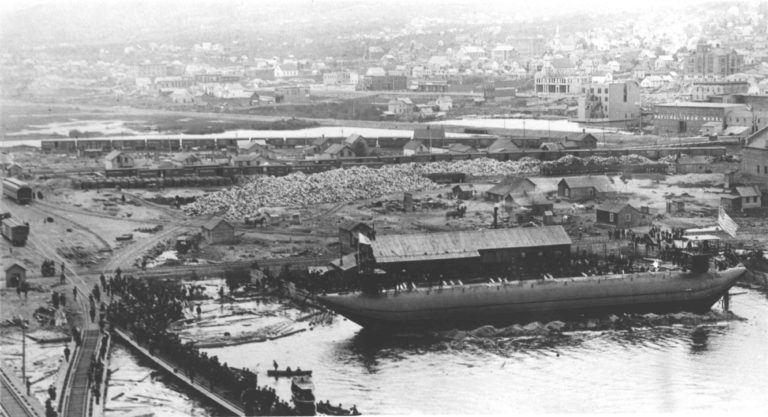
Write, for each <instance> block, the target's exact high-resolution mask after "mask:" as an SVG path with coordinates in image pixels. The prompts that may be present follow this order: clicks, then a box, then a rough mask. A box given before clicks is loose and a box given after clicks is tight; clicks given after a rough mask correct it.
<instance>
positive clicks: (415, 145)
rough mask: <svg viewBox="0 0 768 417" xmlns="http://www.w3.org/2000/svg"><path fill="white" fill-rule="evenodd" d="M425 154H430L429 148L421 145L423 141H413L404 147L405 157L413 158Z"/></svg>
mask: <svg viewBox="0 0 768 417" xmlns="http://www.w3.org/2000/svg"><path fill="white" fill-rule="evenodd" d="M425 153H429V148H427V147H426V146H425V145H424V144H423V143H421V141H418V140H412V141H410V142H408V143H406V144H405V145H404V146H403V155H404V156H411V155H418V154H425Z"/></svg>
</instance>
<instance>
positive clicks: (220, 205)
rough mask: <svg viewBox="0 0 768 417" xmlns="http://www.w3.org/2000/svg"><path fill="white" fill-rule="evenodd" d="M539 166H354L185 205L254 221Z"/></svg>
mask: <svg viewBox="0 0 768 417" xmlns="http://www.w3.org/2000/svg"><path fill="white" fill-rule="evenodd" d="M539 164H540V161H538V160H535V159H531V158H523V159H521V160H519V161H506V162H500V161H496V160H493V159H488V158H481V159H473V160H466V161H443V162H431V163H426V164H416V163H411V164H400V165H386V166H383V167H381V168H379V169H373V168H368V167H364V166H362V167H353V168H348V169H334V170H330V171H325V172H320V173H317V174H311V175H306V174H304V173H301V172H296V173H292V174H290V175H286V176H284V177H257V178H249V179H246V180H245V181H244V182H242V183H241V184H240V185H238V186H236V187H233V188H231V189H228V190H223V191H220V192H217V193H213V194H209V195H207V196H204V197H201V198H199V199H198V200H197V201H195V202H193V203H191V204H187V205H185V206H184V211H185V212H186V213H187V214H190V215H204V214H213V213H221V212H222V211H226V214H225V215H226V216H227V217H228V218H230V219H242V218H244V217H247V216H256V215H257V214H258V213H257V211H258V208H259V207H290V208H300V207H310V206H315V205H318V204H323V203H336V202H341V201H352V200H365V199H370V198H377V197H381V196H383V195H387V194H393V193H402V192H406V191H415V190H425V189H434V188H436V186H435V184H434V183H433V182H431V181H430V180H428V179H426V178H424V177H423V176H422V175H426V174H439V173H455V172H463V173H466V174H467V175H469V176H475V177H489V176H506V175H513V174H521V173H530V172H536V171H537V170H538V167H539Z"/></svg>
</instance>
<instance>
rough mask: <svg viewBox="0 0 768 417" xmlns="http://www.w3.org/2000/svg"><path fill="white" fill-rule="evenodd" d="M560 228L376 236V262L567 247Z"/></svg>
mask: <svg viewBox="0 0 768 417" xmlns="http://www.w3.org/2000/svg"><path fill="white" fill-rule="evenodd" d="M570 244H571V238H570V237H568V234H567V233H566V232H565V229H563V227H562V226H544V227H532V228H514V229H490V230H476V231H461V232H442V233H426V234H412V235H384V236H377V237H376V240H375V241H373V242H372V245H371V248H372V249H373V256H374V257H375V258H376V261H377V262H378V263H391V262H410V261H422V260H437V259H455V258H471V257H477V256H479V251H481V250H491V249H514V248H530V247H542V246H559V245H570Z"/></svg>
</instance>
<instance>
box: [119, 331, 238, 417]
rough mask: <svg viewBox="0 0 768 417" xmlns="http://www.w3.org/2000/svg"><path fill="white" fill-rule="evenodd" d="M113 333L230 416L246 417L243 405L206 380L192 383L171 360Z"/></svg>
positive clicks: (198, 379) (121, 332) (122, 333)
mask: <svg viewBox="0 0 768 417" xmlns="http://www.w3.org/2000/svg"><path fill="white" fill-rule="evenodd" d="M112 331H113V334H114V335H115V336H116V337H117V338H119V339H120V340H122V341H123V342H125V343H127V344H128V345H130V346H131V347H132V348H133V349H134V350H135V351H136V352H138V353H140V354H141V355H142V356H144V357H145V358H147V359H149V360H151V361H152V362H153V363H154V364H155V365H157V366H158V367H160V368H162V369H165V370H166V371H168V373H169V374H171V375H173V376H175V377H176V379H178V380H179V381H181V382H182V383H183V384H184V385H186V386H187V387H190V388H192V389H194V390H195V391H197V392H198V393H200V394H202V395H203V396H205V397H206V398H208V399H209V400H211V401H212V402H214V403H216V404H217V405H219V406H220V407H221V408H222V409H223V410H226V411H227V413H229V414H230V415H234V416H245V410H244V409H243V407H242V405H240V404H235V403H234V402H232V401H230V400H229V399H227V398H224V396H222V395H221V394H219V393H216V392H214V391H213V390H212V389H211V388H210V386H211V384H210V383H209V382H208V381H207V380H206V379H205V378H203V377H200V376H196V377H195V380H194V381H191V380H190V379H189V378H188V377H187V376H186V375H184V374H183V373H182V372H177V370H178V369H181V367H179V366H177V365H175V364H173V363H171V362H170V361H169V360H167V359H165V358H160V357H158V356H155V355H150V354H149V351H148V350H147V349H145V348H143V347H142V346H140V345H139V344H138V343H137V342H136V341H134V340H133V339H132V338H131V337H130V336H129V335H128V334H127V333H125V332H123V331H122V330H120V329H113V330H112Z"/></svg>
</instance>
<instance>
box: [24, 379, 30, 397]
mask: <svg viewBox="0 0 768 417" xmlns="http://www.w3.org/2000/svg"><path fill="white" fill-rule="evenodd" d="M29 378H30V377H27V380H26V381H25V382H26V384H27V396H30V395H32V394H30V392H31V391H30V388H32V381H30V380H29Z"/></svg>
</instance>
